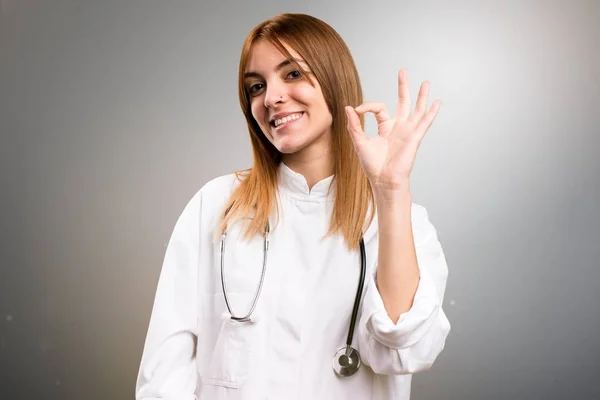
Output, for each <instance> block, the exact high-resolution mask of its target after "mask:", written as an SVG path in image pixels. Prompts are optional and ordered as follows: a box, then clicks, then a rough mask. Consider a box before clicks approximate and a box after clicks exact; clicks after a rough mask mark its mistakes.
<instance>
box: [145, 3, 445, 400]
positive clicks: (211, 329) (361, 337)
mask: <svg viewBox="0 0 600 400" xmlns="http://www.w3.org/2000/svg"><path fill="white" fill-rule="evenodd" d="M428 91H429V83H427V82H424V83H423V85H422V86H421V90H420V92H419V97H418V100H417V102H416V107H415V110H414V111H412V112H411V105H410V99H409V93H408V84H407V79H406V73H405V71H404V70H401V71H400V73H399V75H398V93H399V98H398V99H399V102H398V106H397V109H396V116H395V117H394V118H391V117H390V116H389V114H388V112H387V110H386V109H385V106H384V105H382V104H379V103H364V104H362V101H363V100H362V93H361V88H360V83H359V78H358V73H357V71H356V68H355V65H354V62H353V60H352V57H351V55H350V52H349V50H348V48H347V47H346V45H345V44H344V42H343V41H342V39H341V38H340V37H339V35H338V34H337V33H336V32H335V31H334V30H333V29H332V28H331V27H330V26H328V25H327V24H325V23H324V22H322V21H320V20H318V19H316V18H313V17H310V16H307V15H302V14H283V15H279V16H276V17H274V18H272V19H270V20H268V21H265V22H263V23H261V24H260V25H258V26H257V27H256V28H255V29H254V30H253V31H252V32H250V34H249V35H248V37H247V39H246V42H245V44H244V46H243V50H242V55H241V60H240V68H239V96H240V102H241V106H242V111H243V112H244V114H245V116H246V120H247V122H248V129H249V133H250V139H251V142H252V148H253V155H254V164H253V166H252V168H251V169H249V170H246V171H244V172H241V173H236V174H230V175H226V176H221V177H218V178H216V179H213V180H212V181H210V182H208V183H207V184H206V185H205V186H204V187H202V189H201V190H200V191H199V192H198V193H197V194H196V195H195V196H194V197H193V198H192V200H191V201H190V202H189V204H188V205H187V206H186V207H185V209H184V211H183V213H182V214H181V216H180V218H179V219H178V221H177V223H176V226H175V229H174V232H173V234H172V237H171V240H170V243H169V246H168V248H167V251H166V255H165V260H164V264H163V268H162V272H161V275H160V279H159V283H158V288H157V292H156V298H155V303H154V308H153V310H152V317H151V321H150V326H149V330H148V335H147V338H146V343H145V347H144V353H143V356H142V361H141V367H140V372H139V377H138V381H137V387H136V397H137V398H138V399H181V400H183V399H195V398H199V399H211V400H214V399H284V398H285V399H290V398H297V399H341V398H344V399H361V400H364V399H388V398H390V399H391V398H393V399H408V398H409V396H410V383H411V375H410V374H413V373H415V372H418V371H422V370H426V369H428V368H429V367H430V366H431V365H432V363H433V362H434V360H435V359H436V358H437V356H438V354H439V353H440V352H441V351H442V349H443V347H444V344H445V340H446V337H447V335H448V332H449V330H450V324H449V322H448V320H447V318H446V316H445V314H444V312H443V310H442V299H443V296H444V290H445V285H446V278H447V266H446V261H445V257H444V254H443V251H442V248H441V246H440V243H439V242H438V239H437V235H436V231H435V229H434V227H433V226H432V225H431V223H430V222H429V219H428V215H427V212H426V210H425V209H424V208H423V207H422V206H419V205H417V204H414V203H412V201H411V195H410V186H409V174H410V171H411V169H412V166H413V163H414V160H415V155H416V151H417V148H418V146H419V143H420V141H421V140H422V138H423V135H424V134H425V132H426V131H427V129H428V128H429V126H430V125H431V123H432V121H433V119H434V118H435V115H436V114H437V112H438V109H439V106H440V102H439V101H435V102H434V103H433V105H432V106H431V108H430V109H429V110H428V111H427V110H426V105H427V97H428ZM367 112H372V113H374V114H375V117H376V119H377V122H378V136H377V137H375V138H368V137H367V136H366V135H365V134H364V132H363V131H362V128H361V125H362V124H363V121H364V119H363V118H364V114H365V113H367ZM223 233H225V234H226V235H224V236H222V234H223ZM221 238H223V239H224V240H223V242H221ZM266 239H268V243H267V240H266ZM363 246H364V250H366V251H365V253H364V254H365V255H364V259H363V256H362V253H361V251H359V250H360V249H361V248H362V247H363ZM361 261H364V265H366V278H365V279H364V290H363V291H361V290H360V288H359V289H358V290H357V284H358V282H359V278H360V277H361V266H362V265H363V264H361ZM222 277H223V278H222ZM261 282H262V284H261ZM225 295H227V296H225ZM356 297H358V300H359V301H360V302H359V301H356V310H357V312H356V313H357V319H356V324H355V325H354V324H352V325H354V326H350V325H351V320H352V314H353V308H354V305H355V304H354V303H355V300H356ZM226 300H227V301H226ZM349 333H350V334H349ZM347 339H350V343H349V345H351V346H352V348H355V349H356V350H357V352H354V350H352V348H350V346H348V347H346V346H345V345H344V343H345V342H346V340H347ZM338 350H340V352H339V353H337V354H336V352H337V351H338ZM334 354H336V356H335V358H334ZM332 360H333V363H332ZM332 367H333V368H332ZM357 367H358V368H357Z"/></svg>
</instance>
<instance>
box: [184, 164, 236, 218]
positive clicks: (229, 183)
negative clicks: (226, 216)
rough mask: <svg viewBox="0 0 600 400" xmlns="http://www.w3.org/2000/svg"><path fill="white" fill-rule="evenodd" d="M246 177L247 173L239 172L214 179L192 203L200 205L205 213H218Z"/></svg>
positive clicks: (196, 195) (205, 185)
mask: <svg viewBox="0 0 600 400" xmlns="http://www.w3.org/2000/svg"><path fill="white" fill-rule="evenodd" d="M246 175H247V173H246V171H237V172H232V173H230V174H226V175H220V176H217V177H215V178H212V179H211V180H209V181H208V182H206V183H205V184H204V185H202V187H201V188H200V189H199V190H198V191H197V192H196V194H195V195H194V196H193V197H192V199H191V200H190V202H191V203H195V204H197V205H199V206H200V207H201V209H202V212H203V213H206V212H209V213H213V212H218V211H220V210H221V208H222V207H223V206H224V205H225V203H226V202H227V200H228V199H229V197H230V196H231V193H232V192H233V191H234V190H235V188H236V187H237V186H238V185H239V184H240V183H241V182H242V181H243V180H244V178H245V176H246Z"/></svg>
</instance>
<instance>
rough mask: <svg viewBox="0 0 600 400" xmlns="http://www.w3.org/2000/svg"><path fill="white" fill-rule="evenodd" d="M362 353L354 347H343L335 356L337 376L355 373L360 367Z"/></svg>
mask: <svg viewBox="0 0 600 400" xmlns="http://www.w3.org/2000/svg"><path fill="white" fill-rule="evenodd" d="M360 363H361V361H360V354H359V353H358V350H356V349H355V348H353V347H349V346H347V347H342V348H341V349H339V350H338V352H337V353H335V356H334V357H333V370H334V371H335V374H336V375H337V376H350V375H354V373H356V371H358V369H359V368H360Z"/></svg>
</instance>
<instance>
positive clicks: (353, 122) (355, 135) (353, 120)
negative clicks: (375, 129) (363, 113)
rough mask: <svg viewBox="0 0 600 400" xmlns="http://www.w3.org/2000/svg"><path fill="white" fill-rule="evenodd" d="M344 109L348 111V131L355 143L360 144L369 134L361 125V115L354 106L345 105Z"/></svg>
mask: <svg viewBox="0 0 600 400" xmlns="http://www.w3.org/2000/svg"><path fill="white" fill-rule="evenodd" d="M344 110H345V111H346V118H347V120H348V124H347V127H348V132H350V136H352V140H353V141H354V143H355V144H358V143H360V142H362V141H363V140H364V139H366V138H367V135H366V134H365V133H364V132H363V130H362V127H361V126H360V117H359V116H358V114H357V113H356V111H354V108H353V107H350V106H346V107H344Z"/></svg>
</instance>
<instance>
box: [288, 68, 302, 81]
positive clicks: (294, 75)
mask: <svg viewBox="0 0 600 400" xmlns="http://www.w3.org/2000/svg"><path fill="white" fill-rule="evenodd" d="M287 76H288V77H290V78H292V79H298V78H301V77H302V72H300V71H298V70H297V69H295V70H293V71H290V72H289V73H288V74H287Z"/></svg>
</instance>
